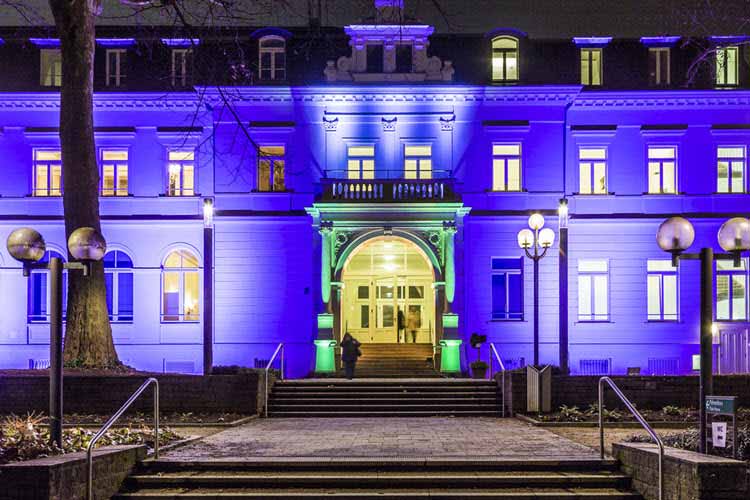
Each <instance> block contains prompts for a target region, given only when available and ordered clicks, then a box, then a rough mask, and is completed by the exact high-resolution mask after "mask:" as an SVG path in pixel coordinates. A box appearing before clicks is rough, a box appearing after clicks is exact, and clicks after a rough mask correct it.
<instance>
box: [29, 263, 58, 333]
mask: <svg viewBox="0 0 750 500" xmlns="http://www.w3.org/2000/svg"><path fill="white" fill-rule="evenodd" d="M52 257H57V258H58V259H60V260H61V261H62V262H65V258H64V257H63V256H62V255H61V254H60V253H58V252H56V251H54V250H47V251H46V252H44V257H42V258H41V260H39V263H40V264H48V263H49V261H50V259H51V258H52ZM48 275H49V272H48V271H47V270H46V269H32V270H31V275H30V277H29V306H28V322H29V323H39V322H42V323H49V320H50V317H49V310H50V289H49V286H48V283H49V281H48V280H49V276H48ZM62 290H63V297H62V312H63V318H65V316H66V312H67V309H68V271H66V270H63V277H62Z"/></svg>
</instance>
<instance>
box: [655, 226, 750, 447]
mask: <svg viewBox="0 0 750 500" xmlns="http://www.w3.org/2000/svg"><path fill="white" fill-rule="evenodd" d="M694 240H695V229H694V228H693V225H692V224H691V223H690V221H688V220H687V219H684V218H682V217H671V218H669V219H667V220H666V221H664V222H663V223H662V224H661V225H660V226H659V229H658V230H657V232H656V243H657V245H659V248H661V249H662V250H664V251H665V252H669V253H671V254H672V265H674V266H677V265H678V263H679V261H680V260H683V259H688V260H700V263H701V271H700V276H701V278H700V297H701V298H700V324H701V329H700V385H699V395H698V399H699V401H698V418H699V420H700V422H699V431H700V440H699V442H698V451H699V452H700V453H705V452H706V438H707V429H706V395H707V394H710V393H711V392H713V332H712V326H713V317H714V307H713V264H714V261H715V260H732V261H734V263H735V266H739V265H740V262H741V259H742V252H744V251H747V250H750V220H748V219H745V218H743V217H735V218H732V219H729V220H728V221H726V222H725V223H724V224H722V226H721V228H720V229H719V234H718V240H719V246H721V248H722V249H723V250H724V251H725V252H726V253H714V251H713V249H712V248H710V247H704V248H701V250H700V252H699V253H685V250H687V249H688V248H690V246H691V245H692V244H693V241H694Z"/></svg>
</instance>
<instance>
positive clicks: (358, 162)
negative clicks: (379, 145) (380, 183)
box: [346, 145, 375, 180]
mask: <svg viewBox="0 0 750 500" xmlns="http://www.w3.org/2000/svg"><path fill="white" fill-rule="evenodd" d="M346 156H347V163H346V172H347V178H349V179H355V180H359V179H363V180H366V179H374V178H375V146H372V145H367V146H355V145H350V146H348V147H347V148H346Z"/></svg>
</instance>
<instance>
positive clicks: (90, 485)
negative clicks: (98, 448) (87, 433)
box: [86, 377, 159, 500]
mask: <svg viewBox="0 0 750 500" xmlns="http://www.w3.org/2000/svg"><path fill="white" fill-rule="evenodd" d="M151 384H154V458H159V381H158V380H156V379H155V378H153V377H152V378H149V379H147V380H146V381H145V382H143V383H142V384H141V386H140V387H139V388H138V390H137V391H135V392H134V393H133V395H132V396H130V398H129V399H128V400H127V401H125V404H124V405H122V406H121V407H120V409H119V410H117V412H116V413H115V414H114V415H112V416H111V417H110V419H109V420H107V423H106V424H104V425H103V426H102V428H101V429H99V431H98V432H97V433H96V434H95V435H94V437H93V438H92V439H91V442H90V443H89V445H88V447H87V448H86V470H87V471H88V478H87V480H86V498H87V499H88V500H92V498H94V461H93V451H94V445H95V444H96V442H97V441H99V438H101V437H102V436H104V434H105V433H106V432H107V431H108V430H109V428H110V427H112V425H113V424H114V423H115V422H116V421H117V419H118V418H120V417H121V416H122V414H123V413H125V411H126V410H127V409H128V408H130V405H132V404H133V402H134V401H135V400H136V399H138V396H140V395H141V393H142V392H143V391H145V390H146V388H147V387H148V386H149V385H151Z"/></svg>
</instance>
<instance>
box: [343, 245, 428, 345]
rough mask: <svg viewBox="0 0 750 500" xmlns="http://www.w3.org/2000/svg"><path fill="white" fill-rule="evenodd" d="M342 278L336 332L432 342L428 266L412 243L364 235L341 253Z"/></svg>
mask: <svg viewBox="0 0 750 500" xmlns="http://www.w3.org/2000/svg"><path fill="white" fill-rule="evenodd" d="M342 281H343V285H344V286H343V295H342V307H341V326H342V334H343V333H344V332H349V333H351V334H352V335H354V337H356V338H357V339H358V340H359V341H360V342H363V343H374V344H391V343H392V344H395V343H399V342H400V343H414V342H416V343H418V344H434V343H435V298H434V290H433V288H432V283H433V281H434V275H433V269H432V265H431V263H430V261H429V259H428V257H427V256H426V255H425V254H424V252H423V251H422V250H421V249H420V248H419V247H418V246H417V245H416V244H414V243H412V242H411V241H409V240H406V239H403V238H399V237H394V236H383V237H379V238H374V239H372V240H369V241H367V242H365V243H363V244H362V245H361V246H360V247H358V248H357V249H356V250H355V251H354V252H353V253H352V255H350V256H349V258H348V259H347V262H346V263H345V265H344V267H343V273H342Z"/></svg>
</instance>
